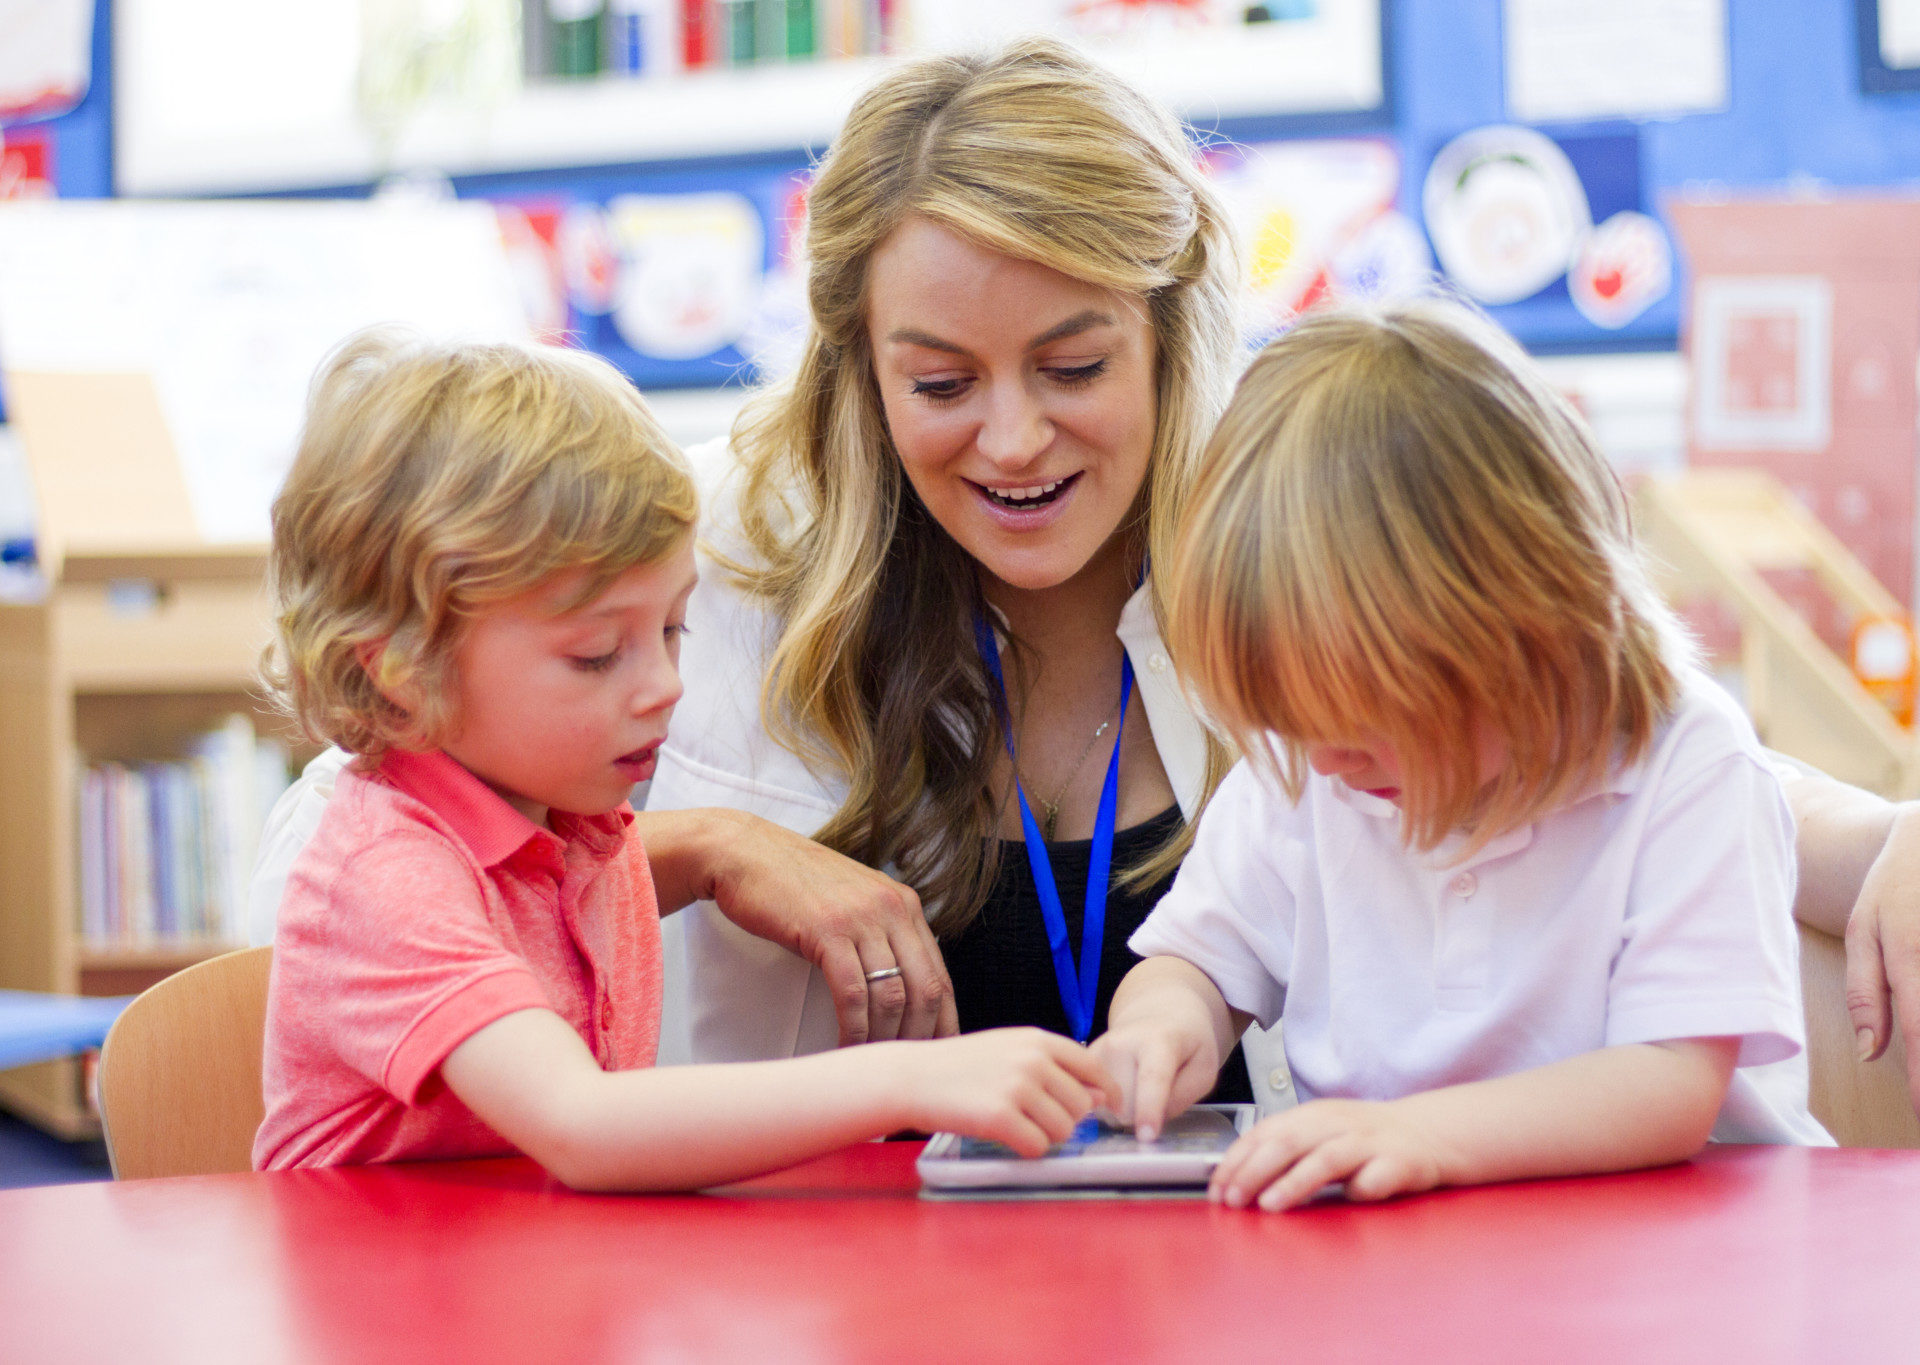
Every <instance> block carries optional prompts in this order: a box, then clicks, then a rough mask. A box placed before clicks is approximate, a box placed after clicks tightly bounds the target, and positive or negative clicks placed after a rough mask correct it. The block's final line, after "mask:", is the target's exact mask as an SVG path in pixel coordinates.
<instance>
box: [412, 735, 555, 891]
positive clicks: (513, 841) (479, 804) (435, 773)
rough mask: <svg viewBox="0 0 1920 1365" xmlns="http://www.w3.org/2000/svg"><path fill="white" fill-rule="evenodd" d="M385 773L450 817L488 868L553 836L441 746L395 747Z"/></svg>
mask: <svg viewBox="0 0 1920 1365" xmlns="http://www.w3.org/2000/svg"><path fill="white" fill-rule="evenodd" d="M380 772H381V775H382V776H384V777H385V778H386V779H387V781H388V782H390V783H392V785H393V786H394V788H395V789H396V790H397V791H400V792H403V793H405V794H406V795H408V796H411V797H412V798H413V799H414V800H416V801H418V802H419V803H420V804H421V805H423V806H425V807H426V808H427V809H428V810H430V811H432V812H433V813H434V814H435V815H437V816H439V817H440V818H441V819H442V820H444V821H446V822H447V824H448V826H449V827H450V828H451V829H452V830H453V833H454V836H455V837H456V838H458V839H459V840H460V842H461V843H463V844H465V845H466V846H467V849H468V851H469V852H471V853H472V854H473V856H474V857H475V858H477V859H478V860H479V862H480V865H481V866H482V867H492V866H494V865H495V864H496V863H503V862H505V861H506V860H507V859H508V858H509V857H511V856H512V855H513V854H514V853H516V852H517V851H518V850H520V849H521V848H523V847H525V846H526V844H527V842H528V841H529V840H531V839H534V838H536V837H538V836H539V835H542V834H544V835H546V836H547V837H549V838H552V837H553V832H552V831H551V830H547V829H543V828H541V827H540V826H539V825H536V824H535V823H534V822H533V821H531V820H529V819H528V818H527V817H526V816H525V815H524V814H522V813H521V812H520V811H518V810H515V809H514V808H513V806H512V805H510V804H509V803H508V802H507V799H506V798H505V797H503V796H501V795H500V793H499V792H497V791H495V790H494V789H493V788H492V787H489V786H488V785H487V784H486V783H484V782H482V781H481V780H480V779H479V778H477V777H475V776H474V775H473V774H472V773H471V772H469V771H468V770H467V769H466V768H464V767H463V766H461V764H460V763H459V761H458V760H456V759H454V758H452V757H450V756H449V755H447V754H446V753H444V752H442V751H440V750H438V749H435V750H433V751H432V752H430V753H419V752H415V751H413V750H408V749H389V750H387V752H386V753H385V754H383V755H381V758H380Z"/></svg>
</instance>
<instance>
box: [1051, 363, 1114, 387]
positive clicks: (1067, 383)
mask: <svg viewBox="0 0 1920 1365" xmlns="http://www.w3.org/2000/svg"><path fill="white" fill-rule="evenodd" d="M1106 368H1107V360H1106V357H1105V356H1102V357H1101V358H1100V359H1098V360H1093V361H1089V362H1088V363H1086V364H1085V365H1056V366H1055V367H1054V368H1052V369H1050V370H1048V371H1047V373H1048V374H1049V375H1050V376H1052V378H1053V382H1054V383H1056V384H1059V385H1062V386H1063V387H1066V388H1069V389H1077V388H1080V387H1081V386H1082V385H1085V384H1091V383H1092V382H1093V381H1094V380H1096V379H1098V378H1099V377H1100V376H1101V375H1102V374H1104V373H1105V372H1106Z"/></svg>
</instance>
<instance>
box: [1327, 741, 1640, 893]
mask: <svg viewBox="0 0 1920 1365" xmlns="http://www.w3.org/2000/svg"><path fill="white" fill-rule="evenodd" d="M1645 769H1646V765H1645V764H1644V763H1619V762H1616V763H1615V764H1614V765H1613V767H1612V768H1610V769H1609V770H1608V771H1607V774H1606V776H1605V777H1603V778H1601V779H1600V780H1599V781H1597V782H1595V783H1593V784H1592V785H1591V786H1589V787H1587V788H1586V790H1584V791H1582V792H1581V793H1580V794H1579V795H1577V796H1575V797H1574V798H1573V799H1572V800H1570V801H1568V802H1567V803H1566V804H1565V805H1562V806H1558V807H1556V808H1555V809H1556V810H1571V809H1572V808H1573V807H1575V806H1578V805H1581V804H1583V803H1584V802H1587V801H1591V800H1593V799H1594V798H1595V797H1597V796H1631V795H1633V794H1634V793H1635V792H1636V791H1638V790H1639V789H1640V782H1641V778H1642V775H1643V773H1644V772H1645ZM1312 780H1314V781H1319V782H1324V783H1325V785H1326V788H1327V790H1328V792H1329V793H1330V794H1331V795H1332V796H1333V799H1334V800H1336V801H1338V802H1340V803H1341V804H1342V805H1344V806H1346V807H1347V808H1348V809H1349V810H1351V811H1354V812H1355V813H1356V814H1359V815H1364V816H1367V817H1369V818H1371V819H1375V820H1393V821H1398V820H1399V818H1400V807H1398V806H1396V805H1395V804H1394V803H1393V802H1391V801H1389V800H1387V799H1386V798H1384V797H1380V796H1372V795H1369V794H1368V793H1366V792H1362V791H1355V790H1354V789H1353V788H1352V787H1349V786H1348V785H1347V784H1346V783H1344V782H1342V781H1341V780H1340V779H1339V778H1337V777H1328V778H1318V777H1316V778H1314V779H1312ZM1537 823H1538V822H1537V821H1530V822H1529V823H1527V824H1524V825H1521V826H1520V827H1519V828H1518V829H1510V830H1508V831H1507V832H1506V833H1505V834H1502V835H1500V836H1498V837H1497V838H1494V839H1489V840H1488V841H1487V842H1486V843H1485V844H1484V845H1482V846H1481V848H1480V849H1479V850H1478V851H1477V852H1476V853H1475V854H1474V855H1473V856H1472V857H1471V858H1468V859H1466V860H1465V861H1460V860H1459V853H1460V850H1461V849H1462V848H1463V847H1465V845H1466V840H1465V839H1464V838H1463V837H1461V836H1460V835H1457V834H1449V835H1448V836H1447V837H1446V838H1444V839H1442V840H1441V841H1440V842H1439V844H1438V845H1436V846H1435V847H1434V848H1433V850H1432V851H1431V852H1428V853H1423V854H1420V855H1419V857H1420V859H1421V861H1422V862H1424V863H1428V864H1430V865H1432V866H1435V867H1446V868H1465V867H1471V866H1474V865H1476V864H1479V863H1484V862H1490V861H1492V860H1493V859H1495V858H1504V857H1506V856H1507V855H1508V854H1510V853H1518V852H1519V851H1520V850H1521V849H1523V848H1525V847H1526V846H1527V845H1528V844H1530V843H1532V842H1533V827H1534V825H1535V824H1537Z"/></svg>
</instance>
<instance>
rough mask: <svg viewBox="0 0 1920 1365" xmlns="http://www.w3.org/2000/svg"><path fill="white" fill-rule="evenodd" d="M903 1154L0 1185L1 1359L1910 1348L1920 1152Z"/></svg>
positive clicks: (1171, 1355) (1538, 1357) (1857, 1352)
mask: <svg viewBox="0 0 1920 1365" xmlns="http://www.w3.org/2000/svg"><path fill="white" fill-rule="evenodd" d="M918 1152H919V1147H918V1145H917V1144H908V1143H891V1144H868V1145H863V1146H859V1147H853V1148H849V1149H847V1150H846V1151H843V1152H839V1153H835V1154H834V1155H832V1156H829V1157H825V1158H822V1159H821V1160H819V1161H814V1162H810V1163H808V1164H807V1165H805V1166H800V1167H796V1168H795V1169H794V1170H792V1171H788V1172H785V1173H783V1174H781V1175H778V1176H772V1177H768V1178H766V1179H764V1180H760V1181H754V1182H750V1183H748V1184H746V1185H741V1186H735V1187H733V1188H732V1189H731V1190H730V1191H728V1192H727V1193H726V1194H724V1195H705V1196H674V1197H662V1196H650V1197H649V1196H608V1195H577V1194H573V1193H571V1192H569V1191H567V1190H565V1189H562V1188H560V1187H559V1186H557V1185H555V1184H554V1183H553V1182H552V1181H550V1180H549V1179H548V1178H547V1177H546V1176H545V1175H544V1174H543V1173H542V1172H541V1171H540V1170H539V1169H538V1168H537V1167H535V1166H533V1165H532V1164H531V1163H528V1162H524V1161H488V1162H448V1163H428V1164H421V1165H414V1166H390V1167H375V1168H361V1169H352V1170H335V1171H298V1172H289V1173H284V1174H275V1175H234V1176H204V1177H192V1178H186V1179H178V1180H148V1181H135V1182H130V1183H127V1184H113V1185H107V1184H98V1185H67V1186H55V1187H49V1188H43V1189H26V1190H14V1191H7V1192H0V1360H5V1361H8V1362H12V1361H49V1362H56V1361H57V1362H73V1363H74V1365H83V1363H84V1362H93V1361H113V1362H123V1361H126V1362H162V1361H192V1362H195V1365H200V1363H201V1362H218V1361H229V1360H231V1361H245V1362H248V1365H268V1363H269V1362H275V1361H351V1362H355V1363H356V1365H360V1363H361V1362H381V1361H405V1362H408V1363H409V1365H413V1363H414V1362H429V1361H438V1360H445V1361H460V1362H483V1361H493V1360H501V1361H506V1360H512V1361H542V1360H553V1361H565V1362H567V1365H587V1363H588V1362H594V1361H602V1360H606V1361H655V1360H657V1361H673V1362H702V1363H704V1362H709V1361H731V1360H748V1361H755V1362H782V1361H809V1362H811V1361H866V1360H872V1361H907V1362H915V1365H918V1363H920V1362H930V1361H966V1362H974V1361H1012V1360H1035V1361H1046V1362H1066V1361H1079V1360H1088V1361H1096V1360H1097V1361H1134V1360H1195V1361H1200V1360H1206V1361H1225V1362H1231V1361H1235V1360H1249V1359H1251V1360H1261V1359H1279V1358H1282V1357H1284V1358H1287V1359H1293V1360H1321V1359H1339V1360H1383V1361H1421V1362H1446V1361H1456V1360H1458V1361H1473V1362H1483V1361H1498V1360H1515V1361H1519V1360H1525V1361H1552V1362H1556V1365H1558V1363H1560V1362H1575V1361H1606V1362H1626V1361H1643V1360H1675V1361H1681V1360H1684V1361H1688V1362H1705V1361H1719V1360H1726V1361H1742V1362H1769V1361H1820V1362H1828V1361H1850V1360H1859V1361H1920V1151H1914V1152H1880V1151H1862V1150H1831V1149H1827V1150H1821V1149H1813V1150H1808V1149H1802V1148H1758V1147H1755V1148H1720V1149H1715V1150H1712V1151H1709V1152H1708V1153H1706V1154H1705V1155H1703V1156H1702V1157H1700V1158H1699V1159H1698V1160H1696V1161H1694V1162H1691V1163H1689V1164H1687V1165H1684V1166H1676V1167H1668V1168H1665V1169H1662V1170H1657V1171H1648V1172H1643V1173H1640V1174H1636V1175H1627V1176H1613V1177H1602V1178H1596V1179H1586V1180H1558V1181H1541V1182H1536V1183H1532V1184H1523V1185H1506V1186H1496V1187H1490V1188H1485V1189H1476V1190H1455V1191H1443V1192H1440V1193H1436V1194H1430V1195H1425V1196H1422V1197H1420V1198H1417V1199H1408V1200H1403V1201H1399V1202H1395V1203H1391V1204H1386V1205H1377V1206H1357V1205H1345V1204H1339V1203H1328V1204H1321V1205H1318V1206H1315V1207H1312V1208H1309V1209H1307V1210H1304V1211H1301V1212H1297V1213H1292V1214H1285V1215H1262V1214H1256V1213H1245V1212H1229V1211H1227V1210H1225V1209H1218V1208H1213V1207H1211V1206H1207V1205H1199V1204H1191V1203H1144V1202H1142V1203H1094V1202H1071V1203H1013V1204H954V1203H931V1202H926V1201H922V1200H919V1199H917V1198H915V1192H916V1189H917V1184H916V1181H915V1179H914V1174H913V1159H914V1157H915V1156H916V1155H917V1154H918Z"/></svg>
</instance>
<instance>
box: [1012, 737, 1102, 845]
mask: <svg viewBox="0 0 1920 1365" xmlns="http://www.w3.org/2000/svg"><path fill="white" fill-rule="evenodd" d="M1113 709H1114V712H1115V714H1118V713H1119V710H1120V707H1119V705H1118V703H1116V704H1115V705H1114V708H1113ZM1112 724H1113V716H1108V717H1107V718H1106V719H1105V720H1103V721H1101V722H1100V728H1099V729H1098V730H1095V731H1094V732H1093V738H1091V739H1089V740H1088V741H1087V747H1086V748H1084V749H1082V750H1081V751H1080V757H1079V758H1077V759H1075V760H1074V763H1073V769H1072V771H1071V772H1069V773H1068V774H1067V779H1066V781H1064V782H1062V783H1061V784H1060V785H1059V787H1058V788H1057V789H1056V790H1055V791H1054V793H1053V799H1052V800H1051V801H1049V800H1048V799H1047V798H1046V797H1044V796H1043V797H1041V798H1040V805H1041V807H1042V809H1044V810H1045V811H1046V815H1045V816H1044V817H1042V819H1041V821H1040V837H1041V838H1042V839H1043V840H1044V841H1045V842H1047V843H1049V844H1050V843H1052V842H1053V831H1054V829H1055V828H1056V827H1057V826H1058V825H1059V823H1060V798H1061V797H1063V796H1065V795H1066V794H1067V788H1068V787H1071V786H1072V785H1073V779H1074V778H1076V777H1078V776H1080V770H1081V769H1082V768H1084V767H1086V766H1087V755H1088V754H1091V753H1092V752H1093V746H1094V745H1096V744H1098V743H1099V742H1100V736H1102V735H1104V734H1105V733H1106V732H1107V727H1108V726H1110V725H1112ZM1014 776H1015V777H1019V778H1020V785H1021V786H1023V787H1025V788H1026V789H1027V790H1028V791H1029V792H1031V791H1032V790H1033V782H1032V781H1031V780H1030V779H1028V778H1025V777H1021V776H1020V771H1019V769H1018V768H1016V769H1014Z"/></svg>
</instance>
